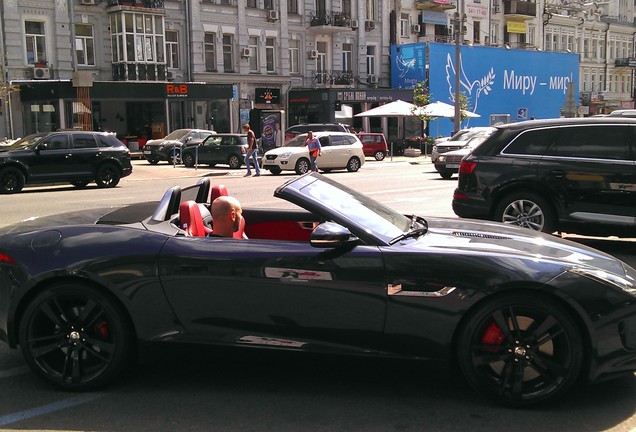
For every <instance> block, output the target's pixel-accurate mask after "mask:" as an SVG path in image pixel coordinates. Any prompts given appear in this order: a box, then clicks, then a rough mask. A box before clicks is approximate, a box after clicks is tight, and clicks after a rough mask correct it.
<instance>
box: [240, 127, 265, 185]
mask: <svg viewBox="0 0 636 432" xmlns="http://www.w3.org/2000/svg"><path fill="white" fill-rule="evenodd" d="M243 132H245V133H246V134H247V153H246V154H245V165H246V166H247V173H246V174H245V177H249V176H251V175H252V170H251V167H250V159H253V160H254V170H255V171H256V174H255V175H254V177H258V176H260V175H261V168H260V167H259V166H258V147H257V145H256V135H255V134H254V131H253V130H252V129H251V128H250V125H249V124H247V123H245V124H244V125H243Z"/></svg>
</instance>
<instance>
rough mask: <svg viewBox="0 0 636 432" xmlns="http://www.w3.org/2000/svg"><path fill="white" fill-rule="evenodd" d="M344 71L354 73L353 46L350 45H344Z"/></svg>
mask: <svg viewBox="0 0 636 432" xmlns="http://www.w3.org/2000/svg"><path fill="white" fill-rule="evenodd" d="M342 71H343V72H352V71H353V45H352V44H348V43H343V44H342Z"/></svg>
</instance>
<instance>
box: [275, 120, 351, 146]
mask: <svg viewBox="0 0 636 432" xmlns="http://www.w3.org/2000/svg"><path fill="white" fill-rule="evenodd" d="M309 131H312V132H322V131H333V132H353V130H352V129H351V126H349V125H347V124H344V123H302V124H297V125H294V126H291V127H289V128H287V130H286V131H285V142H287V141H289V140H290V139H292V138H294V137H296V136H298V135H300V134H306V133H307V132H309Z"/></svg>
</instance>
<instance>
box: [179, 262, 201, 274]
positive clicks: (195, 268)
mask: <svg viewBox="0 0 636 432" xmlns="http://www.w3.org/2000/svg"><path fill="white" fill-rule="evenodd" d="M175 270H176V273H177V274H183V273H202V272H205V271H207V270H208V267H207V266H206V265H193V264H184V265H180V266H177V268H176V269H175Z"/></svg>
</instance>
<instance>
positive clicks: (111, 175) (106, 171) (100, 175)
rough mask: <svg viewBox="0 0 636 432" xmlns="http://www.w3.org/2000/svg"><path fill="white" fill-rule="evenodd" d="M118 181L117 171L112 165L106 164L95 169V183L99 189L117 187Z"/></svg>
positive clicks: (119, 175) (119, 177) (118, 174)
mask: <svg viewBox="0 0 636 432" xmlns="http://www.w3.org/2000/svg"><path fill="white" fill-rule="evenodd" d="M120 179H121V174H120V173H119V169H118V168H117V167H116V166H115V165H113V164H112V163H107V164H104V165H102V166H100V167H99V168H98V169H97V176H95V183H97V186H98V187H100V188H113V187H115V186H117V184H118V183H119V180H120Z"/></svg>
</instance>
